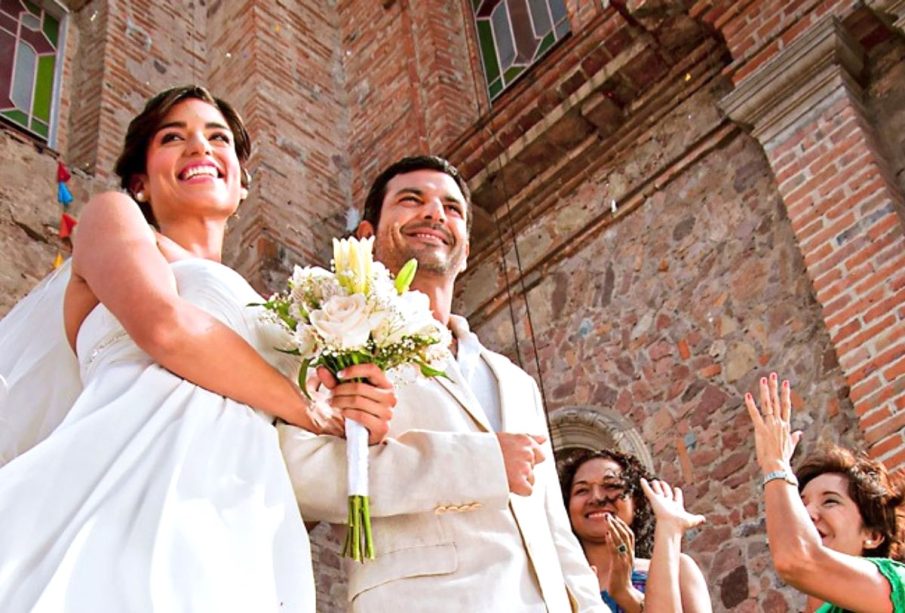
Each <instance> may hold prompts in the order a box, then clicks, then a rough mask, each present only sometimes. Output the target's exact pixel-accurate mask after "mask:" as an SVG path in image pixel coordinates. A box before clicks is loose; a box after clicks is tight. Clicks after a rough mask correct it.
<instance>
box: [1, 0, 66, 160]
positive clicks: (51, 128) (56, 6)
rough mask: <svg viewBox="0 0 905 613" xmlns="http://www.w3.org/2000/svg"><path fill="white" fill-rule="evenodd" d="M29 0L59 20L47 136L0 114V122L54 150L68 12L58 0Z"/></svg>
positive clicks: (57, 131) (57, 129) (56, 140)
mask: <svg viewBox="0 0 905 613" xmlns="http://www.w3.org/2000/svg"><path fill="white" fill-rule="evenodd" d="M30 2H31V3H32V4H35V5H37V6H38V7H40V8H41V9H42V10H43V11H46V12H47V13H49V14H50V15H51V16H53V17H54V18H56V19H57V20H58V21H59V31H58V37H57V45H56V47H57V48H56V61H55V62H54V68H53V83H52V84H51V90H50V115H49V117H48V120H47V136H46V137H44V136H42V135H41V134H38V133H37V132H35V131H34V130H32V129H30V128H29V127H26V126H23V125H22V124H20V123H18V122H16V121H14V120H12V119H9V118H7V117H3V116H2V115H0V122H2V125H3V126H4V127H5V128H8V129H10V130H15V131H16V132H18V133H20V134H22V135H24V136H26V137H28V138H30V139H32V140H34V141H37V142H39V143H41V144H42V145H44V146H46V147H48V148H50V149H52V150H55V148H56V146H57V142H58V137H59V123H60V99H61V97H62V89H63V88H62V85H63V71H64V67H63V64H64V61H65V56H66V42H67V38H68V36H67V34H68V30H69V15H70V12H69V9H68V8H67V7H66V6H65V5H63V4H62V3H61V2H59V0H30ZM12 62H13V66H15V63H16V55H15V51H14V55H13V60H12Z"/></svg>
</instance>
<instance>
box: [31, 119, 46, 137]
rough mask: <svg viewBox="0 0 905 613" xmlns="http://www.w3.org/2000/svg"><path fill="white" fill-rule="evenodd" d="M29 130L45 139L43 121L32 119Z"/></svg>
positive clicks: (44, 124)
mask: <svg viewBox="0 0 905 613" xmlns="http://www.w3.org/2000/svg"><path fill="white" fill-rule="evenodd" d="M31 129H32V131H33V132H34V133H35V134H40V135H41V136H43V137H44V138H47V124H46V123H44V122H43V121H38V120H37V119H32V121H31Z"/></svg>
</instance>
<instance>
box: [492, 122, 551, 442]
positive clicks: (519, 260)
mask: <svg viewBox="0 0 905 613" xmlns="http://www.w3.org/2000/svg"><path fill="white" fill-rule="evenodd" d="M491 138H496V134H491ZM497 176H498V177H499V179H500V187H501V188H502V190H503V203H504V204H505V205H506V215H507V216H508V217H509V232H510V233H511V235H512V248H513V251H514V252H515V264H516V267H517V268H518V274H519V283H520V284H521V286H522V300H524V302H525V315H526V316H527V318H528V333H529V334H530V335H531V348H532V350H533V351H534V367H535V368H536V369H537V384H538V388H539V389H540V397H541V401H542V402H543V405H544V407H543V408H544V419H545V420H546V421H547V430H548V431H549V430H550V429H551V423H550V412H549V411H548V410H547V393H546V390H545V389H544V371H543V370H542V369H541V365H540V356H539V355H538V352H537V338H536V337H535V335H534V320H533V319H532V317H531V305H530V304H529V302H528V291H527V289H526V288H525V271H524V269H523V268H522V256H521V253H520V252H519V248H518V239H517V238H516V233H515V224H514V222H513V219H512V203H511V202H510V199H509V190H508V189H507V188H506V180H505V179H504V178H503V169H502V167H501V168H500V171H499V173H498V174H497ZM494 221H495V222H496V226H497V233H498V234H499V237H500V254H501V257H502V259H503V270H504V271H505V270H506V252H505V248H504V246H503V234H502V231H501V230H500V220H499V216H497V217H496V218H495V220H494ZM528 221H529V223H532V224H533V223H534V218H533V217H532V216H531V211H530V210H529V211H528ZM506 295H507V297H508V299H509V314H510V317H511V319H512V334H513V336H514V338H515V347H516V353H517V355H518V358H519V366H521V367H522V368H524V364H523V363H522V358H521V351H520V350H519V340H518V328H517V323H516V321H515V311H514V307H513V304H512V293H511V290H510V284H509V273H508V272H507V273H506ZM550 446H551V447H553V439H552V438H551V439H550ZM553 451H554V452H555V451H556V449H555V448H554V449H553Z"/></svg>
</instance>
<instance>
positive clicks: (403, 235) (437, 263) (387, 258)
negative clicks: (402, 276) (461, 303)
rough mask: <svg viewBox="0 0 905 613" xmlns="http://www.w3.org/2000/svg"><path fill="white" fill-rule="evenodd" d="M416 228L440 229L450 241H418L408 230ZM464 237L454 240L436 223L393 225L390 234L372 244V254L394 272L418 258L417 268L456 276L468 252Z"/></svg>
mask: <svg viewBox="0 0 905 613" xmlns="http://www.w3.org/2000/svg"><path fill="white" fill-rule="evenodd" d="M419 228H425V229H427V228H430V229H432V230H434V231H435V232H440V233H442V234H443V235H444V236H445V237H446V240H447V241H448V243H449V244H447V245H445V246H440V245H429V244H423V243H420V242H419V241H418V240H417V239H414V238H413V237H411V236H409V234H411V233H413V232H415V231H417V230H418V229H419ZM467 246H468V243H467V240H464V241H463V240H458V241H457V240H456V238H455V237H454V236H452V234H450V233H449V232H448V231H447V230H446V228H443V227H442V226H439V225H438V224H430V223H424V222H413V223H411V224H408V225H406V226H403V227H402V228H398V229H397V228H394V229H393V235H392V236H389V237H386V240H385V241H380V242H378V243H376V244H375V249H374V255H375V257H376V259H377V260H378V261H380V262H382V263H383V264H384V266H386V267H387V268H388V269H389V270H390V271H391V272H392V273H393V274H398V272H399V270H400V269H401V268H402V267H403V266H404V265H405V263H406V262H408V261H409V260H410V259H412V258H414V259H415V260H417V262H418V272H419V273H427V274H430V275H434V276H443V277H447V278H452V279H455V278H456V277H457V276H458V275H459V273H460V272H461V271H462V270H463V269H464V263H465V260H466V258H467V257H468V254H467Z"/></svg>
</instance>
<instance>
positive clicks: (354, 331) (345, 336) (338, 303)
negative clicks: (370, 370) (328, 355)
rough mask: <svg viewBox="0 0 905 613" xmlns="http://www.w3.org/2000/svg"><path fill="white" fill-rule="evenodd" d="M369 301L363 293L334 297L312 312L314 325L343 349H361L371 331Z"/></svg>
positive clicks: (323, 335) (325, 336)
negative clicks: (367, 301)
mask: <svg viewBox="0 0 905 613" xmlns="http://www.w3.org/2000/svg"><path fill="white" fill-rule="evenodd" d="M368 315H369V314H368V308H367V303H366V302H365V297H364V296H363V295H361V294H353V295H351V296H333V297H332V298H330V299H329V300H328V301H327V302H326V303H324V305H323V306H322V308H320V309H318V310H316V311H312V312H311V325H312V326H314V328H315V329H316V330H317V332H318V334H320V335H321V338H323V339H324V341H326V342H327V343H328V344H330V345H332V346H334V347H336V348H339V349H360V348H361V347H363V346H364V344H365V343H367V341H368V337H369V336H370V334H371V321H370V319H369V317H368Z"/></svg>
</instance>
